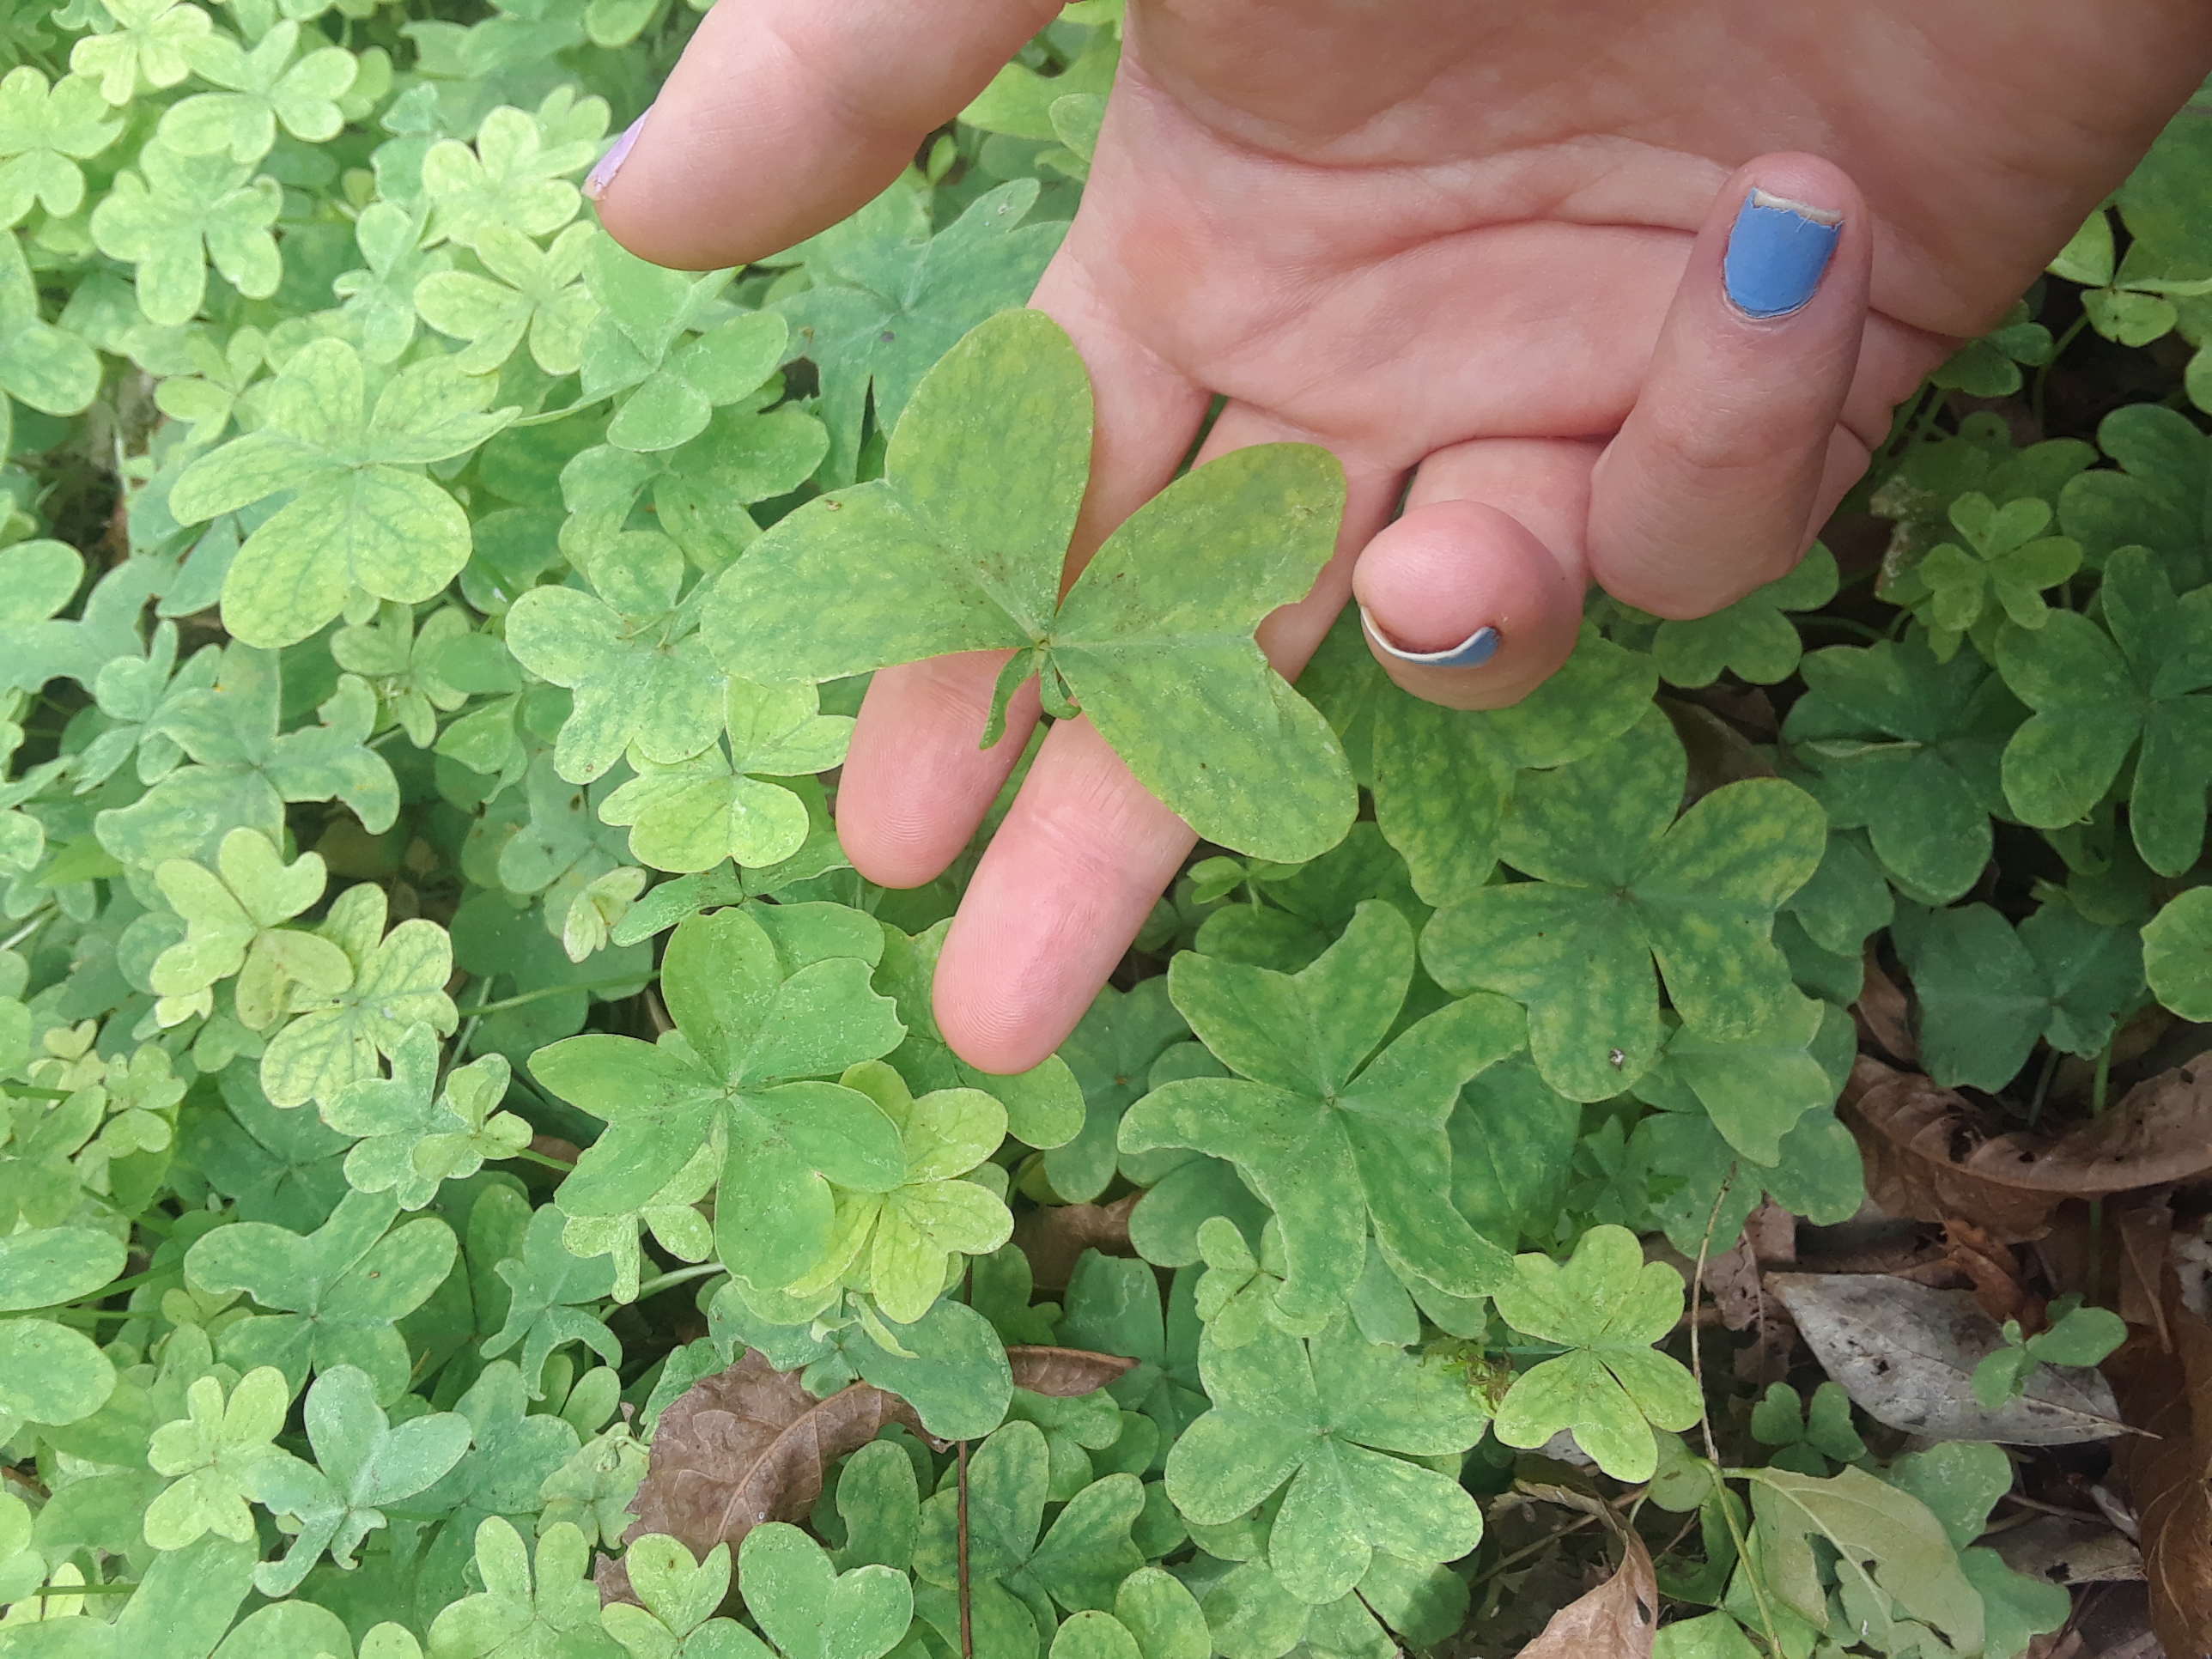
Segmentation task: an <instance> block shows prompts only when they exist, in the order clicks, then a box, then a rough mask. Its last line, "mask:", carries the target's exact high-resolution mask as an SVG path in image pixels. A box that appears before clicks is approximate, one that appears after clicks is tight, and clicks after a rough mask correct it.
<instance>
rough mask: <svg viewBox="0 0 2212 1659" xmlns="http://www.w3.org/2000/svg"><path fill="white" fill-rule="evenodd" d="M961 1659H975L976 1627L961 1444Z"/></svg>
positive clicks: (963, 1445)
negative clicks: (970, 1592) (970, 1593)
mask: <svg viewBox="0 0 2212 1659" xmlns="http://www.w3.org/2000/svg"><path fill="white" fill-rule="evenodd" d="M959 1458H960V1659H975V1623H974V1614H973V1613H972V1612H971V1610H970V1608H969V1597H968V1443H967V1442H966V1441H965V1440H963V1441H962V1442H960V1451H959Z"/></svg>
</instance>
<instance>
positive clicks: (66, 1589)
mask: <svg viewBox="0 0 2212 1659" xmlns="http://www.w3.org/2000/svg"><path fill="white" fill-rule="evenodd" d="M137 1588H138V1583H137V1580H136V1579H133V1580H131V1582H130V1583H113V1584H44V1585H41V1586H40V1588H39V1589H34V1590H33V1591H32V1592H31V1594H32V1595H37V1596H47V1595H129V1594H130V1593H131V1591H132V1590H135V1589H137Z"/></svg>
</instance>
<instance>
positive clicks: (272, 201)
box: [92, 8, 313, 516]
mask: <svg viewBox="0 0 2212 1659" xmlns="http://www.w3.org/2000/svg"><path fill="white" fill-rule="evenodd" d="M187 9H189V8H187ZM252 175H253V168H252V164H250V163H237V164H230V165H224V164H220V163H216V162H212V161H207V160H205V159H204V158H201V157H197V156H191V155H184V154H183V153H182V152H180V151H179V150H176V149H172V148H171V147H170V146H169V145H167V144H166V143H163V142H162V141H161V139H160V138H159V137H155V138H149V139H148V140H147V141H146V143H145V146H144V147H143V149H140V150H139V152H138V171H137V173H129V172H125V173H118V174H117V175H116V177H115V182H114V184H113V185H110V186H109V187H108V192H107V194H106V195H105V196H103V197H100V204H99V206H97V207H95V208H94V209H93V210H92V238H93V240H94V242H95V243H97V244H98V245H99V247H100V252H102V253H105V254H106V255H107V256H108V257H109V258H114V259H120V260H122V261H123V262H124V263H125V264H132V265H136V266H137V268H138V270H137V283H138V306H139V308H140V309H141V310H143V312H144V313H146V315H147V317H148V319H149V320H151V321H153V322H156V323H188V322H190V321H191V319H192V318H193V317H194V316H196V315H197V313H198V312H199V308H200V304H201V301H204V299H206V297H207V268H208V261H209V260H210V259H212V260H214V261H215V267H216V270H219V271H221V272H222V274H223V276H225V277H226V278H227V279H228V281H229V283H230V284H231V286H232V287H233V288H235V289H237V290H238V291H239V292H240V294H242V295H245V296H246V298H248V299H250V300H265V299H267V298H268V297H269V296H270V295H272V294H274V293H275V292H276V284H277V283H278V281H279V280H280V279H281V278H282V277H283V274H284V265H283V259H282V258H279V257H278V254H277V252H276V238H275V237H273V236H272V235H271V234H270V227H271V226H272V225H274V224H275V223H276V215H277V212H278V210H280V209H281V208H282V207H283V191H281V190H280V189H278V187H277V185H276V180H275V179H256V178H253V176H252ZM249 180H251V182H248V181H249ZM310 349H313V348H310ZM264 493H266V492H264ZM234 505H243V503H234ZM172 510H173V509H172ZM222 510H224V509H222V508H217V509H216V511H222ZM207 516H212V514H211V513H210V514H209V515H207Z"/></svg>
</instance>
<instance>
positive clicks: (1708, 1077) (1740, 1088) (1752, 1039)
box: [1638, 997, 1836, 1164]
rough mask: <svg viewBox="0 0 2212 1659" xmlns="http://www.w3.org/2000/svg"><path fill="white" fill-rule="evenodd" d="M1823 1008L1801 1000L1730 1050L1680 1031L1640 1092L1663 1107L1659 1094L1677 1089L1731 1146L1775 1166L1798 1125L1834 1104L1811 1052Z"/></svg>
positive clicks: (1729, 1046) (1832, 1087)
mask: <svg viewBox="0 0 2212 1659" xmlns="http://www.w3.org/2000/svg"><path fill="white" fill-rule="evenodd" d="M1825 1010H1826V1004H1825V1003H1820V1002H1817V1001H1815V1000H1813V999H1812V998H1810V997H1801V998H1799V999H1798V1000H1796V1001H1795V1002H1793V1003H1790V1004H1786V1005H1785V1006H1784V1008H1783V1009H1782V1010H1781V1012H1778V1014H1776V1015H1775V1016H1774V1018H1772V1019H1771V1020H1770V1021H1769V1022H1768V1023H1767V1024H1765V1025H1764V1026H1761V1027H1760V1028H1759V1030H1755V1031H1753V1032H1752V1033H1751V1034H1750V1035H1749V1036H1744V1037H1741V1038H1737V1039H1735V1040H1734V1041H1731V1042H1720V1041H1717V1040H1715V1039H1713V1038H1711V1037H1708V1036H1700V1035H1699V1033H1697V1032H1696V1031H1693V1030H1691V1029H1690V1028H1689V1027H1688V1026H1686V1025H1684V1026H1680V1027H1679V1028H1677V1029H1676V1030H1675V1031H1674V1034H1673V1036H1670V1037H1669V1038H1668V1043H1667V1051H1666V1053H1665V1054H1664V1055H1663V1056H1662V1058H1661V1059H1660V1060H1659V1061H1658V1063H1657V1064H1656V1066H1653V1067H1652V1069H1651V1070H1650V1072H1649V1073H1645V1076H1644V1081H1643V1082H1642V1083H1641V1084H1639V1085H1638V1091H1639V1092H1640V1093H1641V1094H1642V1095H1643V1096H1644V1098H1646V1099H1649V1100H1652V1101H1653V1102H1654V1103H1659V1104H1664V1103H1666V1102H1665V1101H1664V1099H1663V1097H1662V1094H1661V1091H1662V1090H1665V1089H1667V1088H1668V1086H1669V1085H1674V1084H1680V1085H1681V1086H1683V1087H1685V1088H1686V1089H1687V1090H1688V1091H1689V1092H1690V1093H1691V1094H1692V1096H1694V1097H1696V1099H1697V1102H1698V1103H1699V1105H1701V1106H1703V1107H1704V1108H1705V1112H1706V1114H1707V1115H1709V1116H1710V1117H1711V1119H1712V1121H1713V1127H1716V1128H1717V1129H1718V1130H1719V1131H1720V1132H1721V1133H1722V1134H1723V1136H1724V1137H1726V1139H1727V1140H1728V1143H1729V1146H1733V1147H1735V1149H1736V1150H1737V1151H1738V1152H1741V1153H1742V1154H1743V1155H1744V1156H1745V1157H1746V1158H1749V1159H1751V1160H1752V1161H1753V1163H1755V1164H1776V1163H1778V1162H1780V1161H1781V1158H1782V1139H1783V1137H1784V1135H1786V1134H1788V1133H1790V1130H1791V1129H1793V1128H1795V1127H1796V1125H1797V1121H1798V1119H1800V1118H1802V1116H1804V1115H1805V1114H1806V1113H1808V1112H1811V1111H1817V1110H1819V1109H1820V1108H1821V1107H1823V1106H1832V1105H1833V1104H1834V1103H1835V1099H1836V1089H1835V1085H1833V1084H1832V1083H1831V1082H1830V1080H1829V1078H1828V1074H1827V1073H1826V1070H1824V1069H1823V1068H1822V1066H1821V1065H1820V1060H1819V1058H1818V1057H1817V1056H1816V1055H1814V1054H1813V1053H1812V1052H1811V1051H1812V1048H1813V1044H1814V1039H1815V1038H1817V1037H1818V1036H1819V1035H1820V1024H1821V1021H1822V1019H1823V1018H1824V1015H1825Z"/></svg>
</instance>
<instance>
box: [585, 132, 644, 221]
mask: <svg viewBox="0 0 2212 1659" xmlns="http://www.w3.org/2000/svg"><path fill="white" fill-rule="evenodd" d="M652 113H653V112H652V111H651V110H647V111H646V112H645V115H650V114H652ZM645 115H641V116H639V117H638V118H637V119H636V120H635V121H633V122H631V123H630V124H629V125H628V126H626V127H624V128H623V134H622V137H619V138H617V139H616V140H615V143H614V148H613V149H611V150H609V151H608V152H607V153H606V154H605V155H602V156H601V157H599V165H598V166H597V167H593V168H592V170H591V172H590V173H588V174H587V175H586V177H585V179H584V194H585V195H586V196H588V197H591V198H592V200H593V201H594V202H596V201H598V200H599V197H602V196H604V195H605V194H606V193H607V186H608V185H611V184H612V183H614V181H615V174H617V173H620V172H621V171H622V164H623V162H624V161H628V160H629V152H630V146H631V145H633V144H635V143H637V135H638V134H639V133H641V132H642V131H645Z"/></svg>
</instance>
